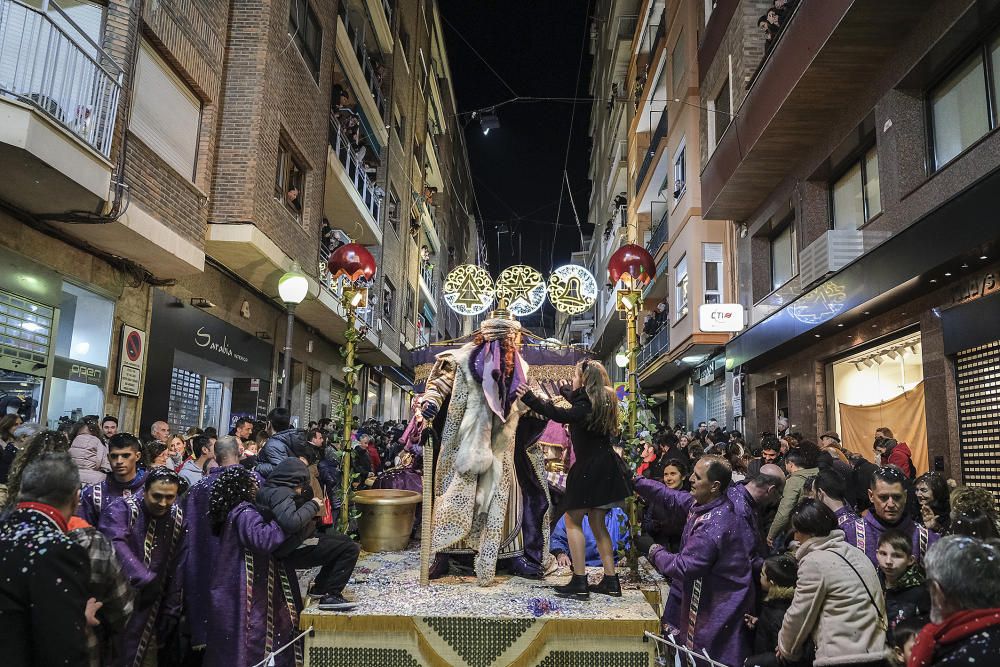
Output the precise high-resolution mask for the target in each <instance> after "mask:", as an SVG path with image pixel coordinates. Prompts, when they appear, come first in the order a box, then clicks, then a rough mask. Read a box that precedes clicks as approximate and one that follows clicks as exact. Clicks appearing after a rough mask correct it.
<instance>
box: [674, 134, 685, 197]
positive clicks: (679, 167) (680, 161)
mask: <svg viewBox="0 0 1000 667" xmlns="http://www.w3.org/2000/svg"><path fill="white" fill-rule="evenodd" d="M686 189H687V146H686V145H685V144H684V142H683V141H681V146H680V148H678V149H677V154H676V155H675V156H674V200H675V201H676V200H678V199H680V198H681V195H682V194H684V191H685V190H686Z"/></svg>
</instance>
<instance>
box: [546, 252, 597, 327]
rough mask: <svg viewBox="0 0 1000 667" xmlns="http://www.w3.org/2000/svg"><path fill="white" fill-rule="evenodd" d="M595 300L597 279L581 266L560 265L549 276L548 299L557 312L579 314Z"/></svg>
mask: <svg viewBox="0 0 1000 667" xmlns="http://www.w3.org/2000/svg"><path fill="white" fill-rule="evenodd" d="M596 300H597V280H595V279H594V275H593V274H592V273H591V272H590V271H588V270H587V269H585V268H583V267H582V266H578V265H576V264H567V265H565V266H560V267H559V268H558V269H556V270H555V271H553V272H552V275H550V276H549V301H551V302H552V305H553V306H555V309H556V310H558V311H559V312H561V313H566V314H568V315H579V314H580V313H582V312H584V311H586V310H589V309H590V307H591V306H593V305H594V301H596Z"/></svg>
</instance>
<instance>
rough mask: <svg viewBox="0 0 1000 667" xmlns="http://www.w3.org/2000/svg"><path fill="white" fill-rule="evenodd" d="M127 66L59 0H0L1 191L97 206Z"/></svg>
mask: <svg viewBox="0 0 1000 667" xmlns="http://www.w3.org/2000/svg"><path fill="white" fill-rule="evenodd" d="M122 78H123V71H122V69H121V67H119V66H118V65H117V64H116V63H115V62H114V61H113V60H112V58H111V57H110V56H109V55H108V54H107V53H105V51H104V50H103V49H101V47H100V46H99V45H98V44H96V43H95V42H94V41H93V40H92V39H91V38H90V37H89V36H88V35H87V34H86V33H84V32H83V31H82V30H80V29H78V28H77V26H76V24H75V23H73V22H72V21H71V20H70V18H69V17H68V16H67V15H66V13H65V12H64V11H63V10H62V9H61V8H60V7H59V5H57V4H56V3H55V2H48V3H46V4H45V9H41V10H40V9H37V8H35V7H31V6H28V5H26V4H23V3H21V2H18V1H17V0H0V171H2V172H3V174H4V176H3V178H2V179H0V198H3V199H4V200H6V201H8V202H11V203H12V204H14V205H15V206H18V207H19V208H22V209H24V210H27V211H30V212H33V213H55V212H62V211H69V210H82V211H99V210H100V209H101V208H102V207H103V204H104V201H105V200H106V199H107V198H108V191H109V188H110V183H111V164H110V162H109V159H110V157H111V143H112V137H113V136H114V131H115V122H116V120H117V113H118V102H119V95H120V94H121V85H122Z"/></svg>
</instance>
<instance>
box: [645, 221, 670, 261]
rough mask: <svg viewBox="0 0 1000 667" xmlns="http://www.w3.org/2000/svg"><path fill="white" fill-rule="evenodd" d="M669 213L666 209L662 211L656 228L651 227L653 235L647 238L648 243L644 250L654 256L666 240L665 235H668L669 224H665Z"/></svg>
mask: <svg viewBox="0 0 1000 667" xmlns="http://www.w3.org/2000/svg"><path fill="white" fill-rule="evenodd" d="M669 217H670V214H669V213H668V212H666V211H664V213H663V217H662V218H660V221H659V222H658V223H657V225H656V228H655V229H653V235H652V236H651V237H650V238H649V243H647V244H646V250H647V251H648V252H649V254H650V255H652V256H653V257H654V258H655V257H656V253H657V252H658V251H659V250H660V246H661V245H663V244H664V243H666V242H667V236H669V232H670V230H669V225H668V224H667V218H669Z"/></svg>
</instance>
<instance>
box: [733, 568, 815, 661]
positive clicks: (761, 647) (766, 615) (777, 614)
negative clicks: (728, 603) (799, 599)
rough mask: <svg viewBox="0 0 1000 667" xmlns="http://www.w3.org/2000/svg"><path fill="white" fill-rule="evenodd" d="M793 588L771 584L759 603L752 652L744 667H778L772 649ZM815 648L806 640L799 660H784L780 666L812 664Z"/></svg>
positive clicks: (793, 590) (789, 602)
mask: <svg viewBox="0 0 1000 667" xmlns="http://www.w3.org/2000/svg"><path fill="white" fill-rule="evenodd" d="M794 595H795V588H794V587H791V586H788V587H786V586H771V590H769V591H768V592H767V597H765V598H764V601H763V602H761V603H760V609H759V610H758V611H757V624H756V625H755V626H754V634H753V652H754V655H752V656H750V657H749V658H747V660H746V663H744V664H745V665H746V667H778V666H779V663H778V659H777V657H776V656H775V655H774V649H775V647H777V645H778V634H779V633H780V632H781V624H782V622H783V621H784V620H785V612H786V611H788V607H790V606H791V604H792V597H793V596H794ZM814 653H815V649H814V648H813V646H812V642H807V646H806V648H805V650H804V651H803V657H802V659H801V660H796V661H793V662H786V663H785V664H784V665H783V666H782V667H808V666H809V665H812V658H813V654H814Z"/></svg>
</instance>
